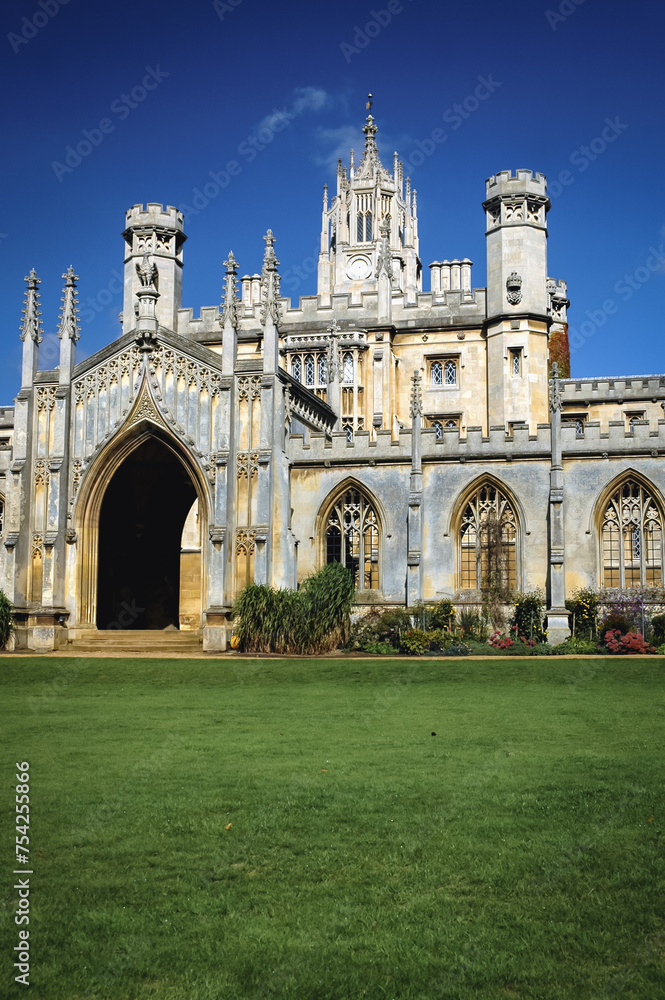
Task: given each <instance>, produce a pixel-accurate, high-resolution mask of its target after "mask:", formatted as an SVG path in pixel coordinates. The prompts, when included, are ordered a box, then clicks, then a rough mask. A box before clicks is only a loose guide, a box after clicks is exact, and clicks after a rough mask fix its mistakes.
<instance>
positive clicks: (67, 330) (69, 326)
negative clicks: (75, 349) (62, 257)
mask: <svg viewBox="0 0 665 1000" xmlns="http://www.w3.org/2000/svg"><path fill="white" fill-rule="evenodd" d="M62 277H63V278H64V281H65V287H64V288H63V290H62V299H61V300H60V301H61V302H62V305H61V306H60V322H59V324H58V336H59V337H60V340H62V339H63V338H64V337H68V338H69V340H73V341H74V342H76V341H77V340H79V339H80V330H81V328H80V326H79V324H78V311H79V307H78V295H77V292H76V282H77V281H78V280H79V276H78V274H74V268H73V267H72V265H71V264H70V265H69V267H68V268H67V270H66V271H65V273H64V274H63V276H62Z"/></svg>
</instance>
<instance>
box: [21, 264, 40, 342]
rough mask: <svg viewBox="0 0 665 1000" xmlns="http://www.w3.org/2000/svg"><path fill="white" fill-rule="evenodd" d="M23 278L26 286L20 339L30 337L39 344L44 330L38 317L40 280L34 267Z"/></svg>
mask: <svg viewBox="0 0 665 1000" xmlns="http://www.w3.org/2000/svg"><path fill="white" fill-rule="evenodd" d="M23 280H24V281H25V282H26V284H27V286H28V287H27V288H26V290H25V304H24V307H23V313H22V315H23V322H22V323H21V340H25V339H26V338H27V337H30V339H31V340H34V342H35V344H41V342H42V334H43V332H44V329H43V327H42V321H41V319H40V317H41V314H42V311H41V309H40V308H39V286H40V285H41V280H40V279H39V278H38V277H37V273H36V271H35V269H34V267H33V268H32V270H31V271H30V274H29V275H28V276H27V277H26V278H24V279H23Z"/></svg>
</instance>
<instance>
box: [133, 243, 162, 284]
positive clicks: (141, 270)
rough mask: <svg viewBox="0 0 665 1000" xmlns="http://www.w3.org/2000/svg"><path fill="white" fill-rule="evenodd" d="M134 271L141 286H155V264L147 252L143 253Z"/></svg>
mask: <svg viewBox="0 0 665 1000" xmlns="http://www.w3.org/2000/svg"><path fill="white" fill-rule="evenodd" d="M136 273H137V275H138V278H139V281H140V282H141V287H142V288H154V289H156V288H157V265H156V264H155V262H154V260H152V259H151V257H150V254H149V253H147V252H146V253H144V254H143V259H142V261H141V263H140V264H137V265H136Z"/></svg>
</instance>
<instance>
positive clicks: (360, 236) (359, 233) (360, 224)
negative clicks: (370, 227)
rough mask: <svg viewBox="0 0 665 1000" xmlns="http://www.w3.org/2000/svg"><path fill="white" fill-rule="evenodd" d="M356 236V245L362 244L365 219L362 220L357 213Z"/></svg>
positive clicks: (360, 215) (360, 214) (362, 217)
mask: <svg viewBox="0 0 665 1000" xmlns="http://www.w3.org/2000/svg"><path fill="white" fill-rule="evenodd" d="M356 235H357V236H358V243H364V236H365V218H364V216H363V214H362V212H358V229H357V234H356Z"/></svg>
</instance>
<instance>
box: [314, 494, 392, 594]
mask: <svg viewBox="0 0 665 1000" xmlns="http://www.w3.org/2000/svg"><path fill="white" fill-rule="evenodd" d="M325 533H326V534H325V542H326V562H329V563H330V562H339V563H341V564H342V566H346V568H347V569H348V570H349V572H350V573H351V574H352V575H353V579H354V581H355V585H356V589H357V590H378V589H379V522H378V518H377V516H376V511H375V510H374V508H373V507H372V505H371V503H370V502H369V501H368V500H367V499H366V497H365V496H364V495H363V494H362V493H361V492H360V490H357V489H348V490H346V491H345V492H344V493H342V495H341V496H340V497H338V499H337V500H336V501H335V503H334V504H333V506H332V508H331V510H330V513H329V514H328V518H327V520H326V527H325Z"/></svg>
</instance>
